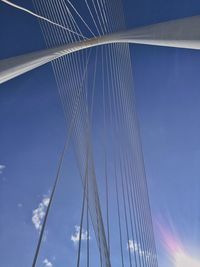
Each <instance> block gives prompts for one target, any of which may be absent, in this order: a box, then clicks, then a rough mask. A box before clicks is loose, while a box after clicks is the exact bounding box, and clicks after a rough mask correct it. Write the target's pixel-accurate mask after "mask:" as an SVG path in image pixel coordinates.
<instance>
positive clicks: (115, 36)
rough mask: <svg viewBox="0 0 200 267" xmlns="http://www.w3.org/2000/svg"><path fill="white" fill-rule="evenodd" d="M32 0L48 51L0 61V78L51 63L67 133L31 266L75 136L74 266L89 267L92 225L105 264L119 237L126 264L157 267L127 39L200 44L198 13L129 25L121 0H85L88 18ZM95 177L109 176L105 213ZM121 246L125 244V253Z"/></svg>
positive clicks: (68, 6)
mask: <svg viewBox="0 0 200 267" xmlns="http://www.w3.org/2000/svg"><path fill="white" fill-rule="evenodd" d="M3 2H5V3H6V2H7V3H8V4H10V2H8V1H3ZM33 3H34V6H35V11H34V12H31V13H32V15H37V16H38V14H39V19H40V20H39V23H40V26H41V30H42V33H43V36H44V39H45V41H46V45H47V49H45V50H43V51H39V52H33V53H31V54H27V55H22V56H17V57H14V58H9V59H2V60H1V61H0V82H1V83H3V82H6V81H8V80H10V79H12V78H14V77H16V76H18V75H21V74H23V73H26V72H27V71H30V70H32V69H34V68H37V67H39V66H42V65H44V64H46V63H48V62H51V63H52V67H53V71H54V75H55V79H56V82H57V86H58V90H59V94H60V99H61V102H62V106H63V110H64V114H65V119H66V124H67V127H68V133H67V136H66V141H65V145H64V148H63V151H62V154H61V157H60V161H59V164H58V170H57V176H56V177H55V183H54V185H53V186H52V192H51V197H50V202H49V204H48V207H47V211H46V215H45V218H44V222H43V225H42V229H41V232H40V237H39V240H38V244H37V247H36V252H35V255H34V259H33V263H32V266H37V261H38V255H39V252H40V248H41V241H42V238H43V234H44V231H45V225H46V222H47V219H48V213H49V210H50V208H51V204H52V201H53V199H54V194H55V191H56V188H57V187H58V186H59V178H60V171H61V169H62V165H63V159H64V157H65V155H66V153H67V152H68V146H69V143H70V142H73V145H74V151H75V154H76V158H77V166H78V169H79V173H80V177H81V183H82V185H83V196H82V199H81V203H82V205H81V210H80V229H79V241H78V250H77V267H78V266H82V265H83V264H85V265H87V266H90V242H89V236H90V231H91V227H90V225H92V227H93V230H94V233H95V237H96V242H97V246H98V250H99V262H100V266H106V267H109V266H113V264H112V261H113V258H112V249H113V248H112V245H111V242H110V240H111V239H112V238H113V235H114V236H115V237H114V238H116V242H117V243H118V253H119V260H118V261H119V262H120V265H121V266H138V267H147V266H148V267H154V266H155V267H156V266H158V261H157V253H156V245H155V239H154V232H153V224H152V216H151V209H150V201H149V196H148V186H147V180H146V174H145V166H144V160H143V154H142V145H141V140H140V131H139V125H138V119H137V111H136V105H135V96H134V82H133V73H132V64H131V55H130V50H129V45H128V43H133V44H134V43H137V44H147V45H158V46H169V47H178V48H188V49H200V29H199V25H200V17H199V16H196V17H191V18H184V19H180V20H174V21H169V22H163V23H160V24H155V25H150V26H145V27H140V28H136V29H133V30H126V29H125V19H124V14H123V6H122V3H121V1H109V2H106V1H103V0H96V1H95V0H91V1H88V0H85V1H84V5H85V9H86V10H87V12H88V17H87V16H84V17H83V16H82V15H81V12H80V10H79V9H78V6H75V5H74V4H73V3H72V2H70V1H69V0H67V1H66V2H65V1H62V0H56V1H53V0H52V1H51V0H49V1H42V0H33ZM15 7H16V6H15ZM17 8H18V7H17ZM25 12H27V10H25ZM91 47H93V49H91ZM99 77H100V78H99ZM95 103H96V105H97V107H98V109H99V114H100V115H99V116H100V117H101V125H102V129H101V130H102V138H101V140H100V141H99V145H100V146H101V147H102V151H103V155H104V157H103V160H102V161H101V164H100V165H101V169H102V170H103V175H102V174H101V177H99V175H98V170H97V165H98V163H97V162H96V161H95V148H94V141H93V140H94V139H95V136H94V135H95V131H94V129H93V128H94V121H95V119H96V118H95V112H94V109H95V108H96V107H95ZM97 103H98V104H97ZM97 177H98V178H97ZM98 179H104V180H105V196H106V201H105V210H106V215H105V216H103V213H102V204H101V201H100V196H99V186H98ZM111 180H112V182H111ZM110 184H114V185H115V186H114V189H113V188H112V189H111V188H110V187H109V185H110ZM111 191H112V192H113V191H114V193H113V195H114V197H115V199H114V201H115V202H116V211H115V212H116V218H117V221H116V222H115V223H116V224H117V225H118V232H117V233H113V232H112V223H111V222H112V218H111V215H110V213H111V205H110V203H111V201H112V200H111ZM84 225H86V226H85V228H86V229H87V231H86V232H87V238H86V239H87V256H86V259H85V262H84V263H83V260H82V258H81V249H82V231H83V226H84ZM124 244H125V246H126V245H127V251H128V254H127V255H125V253H124V249H123V248H124Z"/></svg>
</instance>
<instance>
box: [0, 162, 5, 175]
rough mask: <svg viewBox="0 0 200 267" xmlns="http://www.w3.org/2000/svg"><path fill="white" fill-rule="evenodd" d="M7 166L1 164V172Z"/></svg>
mask: <svg viewBox="0 0 200 267" xmlns="http://www.w3.org/2000/svg"><path fill="white" fill-rule="evenodd" d="M5 167H6V166H5V165H1V164H0V174H1V173H3V170H4V169H5Z"/></svg>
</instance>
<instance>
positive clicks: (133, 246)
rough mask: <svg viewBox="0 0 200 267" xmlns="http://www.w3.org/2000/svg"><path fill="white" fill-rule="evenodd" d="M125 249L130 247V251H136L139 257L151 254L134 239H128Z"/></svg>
mask: <svg viewBox="0 0 200 267" xmlns="http://www.w3.org/2000/svg"><path fill="white" fill-rule="evenodd" d="M127 249H130V251H131V253H137V254H138V255H139V256H141V257H147V258H149V257H150V256H151V255H152V254H151V253H150V252H149V251H147V250H143V249H142V248H141V245H140V244H139V243H137V242H136V241H134V240H131V239H130V240H129V241H128V243H127Z"/></svg>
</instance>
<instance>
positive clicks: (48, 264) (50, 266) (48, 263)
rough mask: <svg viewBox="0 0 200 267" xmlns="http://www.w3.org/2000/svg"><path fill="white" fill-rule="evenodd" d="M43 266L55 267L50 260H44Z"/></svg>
mask: <svg viewBox="0 0 200 267" xmlns="http://www.w3.org/2000/svg"><path fill="white" fill-rule="evenodd" d="M43 264H44V266H45V267H53V264H52V263H51V262H50V261H49V260H48V259H44V260H43Z"/></svg>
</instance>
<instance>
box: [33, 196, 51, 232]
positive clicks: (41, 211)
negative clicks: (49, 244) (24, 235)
mask: <svg viewBox="0 0 200 267" xmlns="http://www.w3.org/2000/svg"><path fill="white" fill-rule="evenodd" d="M49 200H50V199H49V197H46V196H44V197H43V199H42V201H41V202H40V203H39V205H38V208H37V209H35V210H33V213H32V222H33V224H34V226H35V228H36V230H38V231H40V230H41V228H42V221H43V219H44V216H45V212H46V208H47V206H48V204H49Z"/></svg>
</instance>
